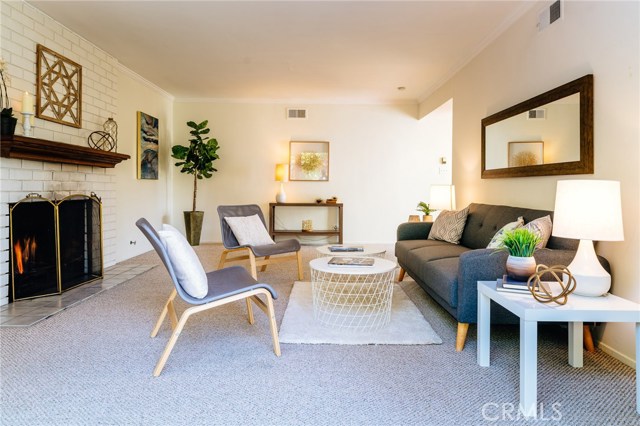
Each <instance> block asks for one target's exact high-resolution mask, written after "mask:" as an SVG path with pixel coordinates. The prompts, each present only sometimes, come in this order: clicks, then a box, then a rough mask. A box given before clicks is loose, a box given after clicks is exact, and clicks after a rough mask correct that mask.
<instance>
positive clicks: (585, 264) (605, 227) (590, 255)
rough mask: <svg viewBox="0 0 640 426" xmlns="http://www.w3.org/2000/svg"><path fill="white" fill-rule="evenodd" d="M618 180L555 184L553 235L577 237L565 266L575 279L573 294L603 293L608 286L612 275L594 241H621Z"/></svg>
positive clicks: (576, 181)
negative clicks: (573, 253)
mask: <svg viewBox="0 0 640 426" xmlns="http://www.w3.org/2000/svg"><path fill="white" fill-rule="evenodd" d="M621 204H622V203H621V201H620V182H617V181H607V180H560V181H558V186H557V188H556V205H555V211H554V214H553V232H552V235H554V236H556V237H564V238H576V239H579V240H580V245H579V246H578V251H577V253H576V256H575V257H574V258H573V261H572V262H571V264H570V265H569V266H568V268H569V271H571V274H572V275H573V276H574V277H575V279H576V289H575V291H574V294H578V295H580V296H594V297H595V296H602V295H605V294H606V293H607V292H608V291H609V288H610V287H611V275H609V273H608V272H607V271H606V270H605V269H604V268H603V267H602V265H601V264H600V262H599V261H598V258H597V256H596V252H595V249H594V247H593V241H622V240H623V239H624V233H623V230H622V205H621ZM594 207H597V208H598V215H594V214H593V212H594Z"/></svg>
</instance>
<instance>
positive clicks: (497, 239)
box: [487, 216, 524, 249]
mask: <svg viewBox="0 0 640 426" xmlns="http://www.w3.org/2000/svg"><path fill="white" fill-rule="evenodd" d="M523 225H524V219H523V218H522V216H520V217H519V218H518V220H516V221H515V222H509V223H507V224H506V225H505V226H503V227H502V228H500V229H498V232H496V234H495V235H494V236H493V238H492V239H491V241H489V245H488V246H487V248H489V249H497V248H500V245H501V244H502V239H503V238H504V233H505V232H507V231H513V230H514V229H518V228H520V227H522V226H523Z"/></svg>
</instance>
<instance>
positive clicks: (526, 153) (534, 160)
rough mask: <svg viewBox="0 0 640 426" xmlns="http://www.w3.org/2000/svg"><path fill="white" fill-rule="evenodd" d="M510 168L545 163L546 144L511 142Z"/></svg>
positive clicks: (540, 142)
mask: <svg viewBox="0 0 640 426" xmlns="http://www.w3.org/2000/svg"><path fill="white" fill-rule="evenodd" d="M508 155H509V167H523V166H535V165H536V164H543V163H544V142H542V141H534V142H509V154H508Z"/></svg>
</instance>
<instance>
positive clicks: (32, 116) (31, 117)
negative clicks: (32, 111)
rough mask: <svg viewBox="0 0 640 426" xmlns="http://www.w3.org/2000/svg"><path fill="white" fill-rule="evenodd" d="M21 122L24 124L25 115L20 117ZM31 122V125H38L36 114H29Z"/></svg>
mask: <svg viewBox="0 0 640 426" xmlns="http://www.w3.org/2000/svg"><path fill="white" fill-rule="evenodd" d="M20 123H22V124H24V115H23V116H22V118H21V119H20ZM29 123H30V124H31V127H36V116H35V115H30V116H29Z"/></svg>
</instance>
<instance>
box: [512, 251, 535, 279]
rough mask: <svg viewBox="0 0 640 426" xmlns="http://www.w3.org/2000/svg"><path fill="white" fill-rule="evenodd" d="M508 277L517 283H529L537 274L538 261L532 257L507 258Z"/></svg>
mask: <svg viewBox="0 0 640 426" xmlns="http://www.w3.org/2000/svg"><path fill="white" fill-rule="evenodd" d="M506 267H507V276H508V277H509V278H511V279H512V280H515V281H527V280H528V279H529V277H530V276H531V275H533V274H535V273H536V259H535V258H534V257H533V256H530V257H517V256H511V255H509V257H507V265H506Z"/></svg>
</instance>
